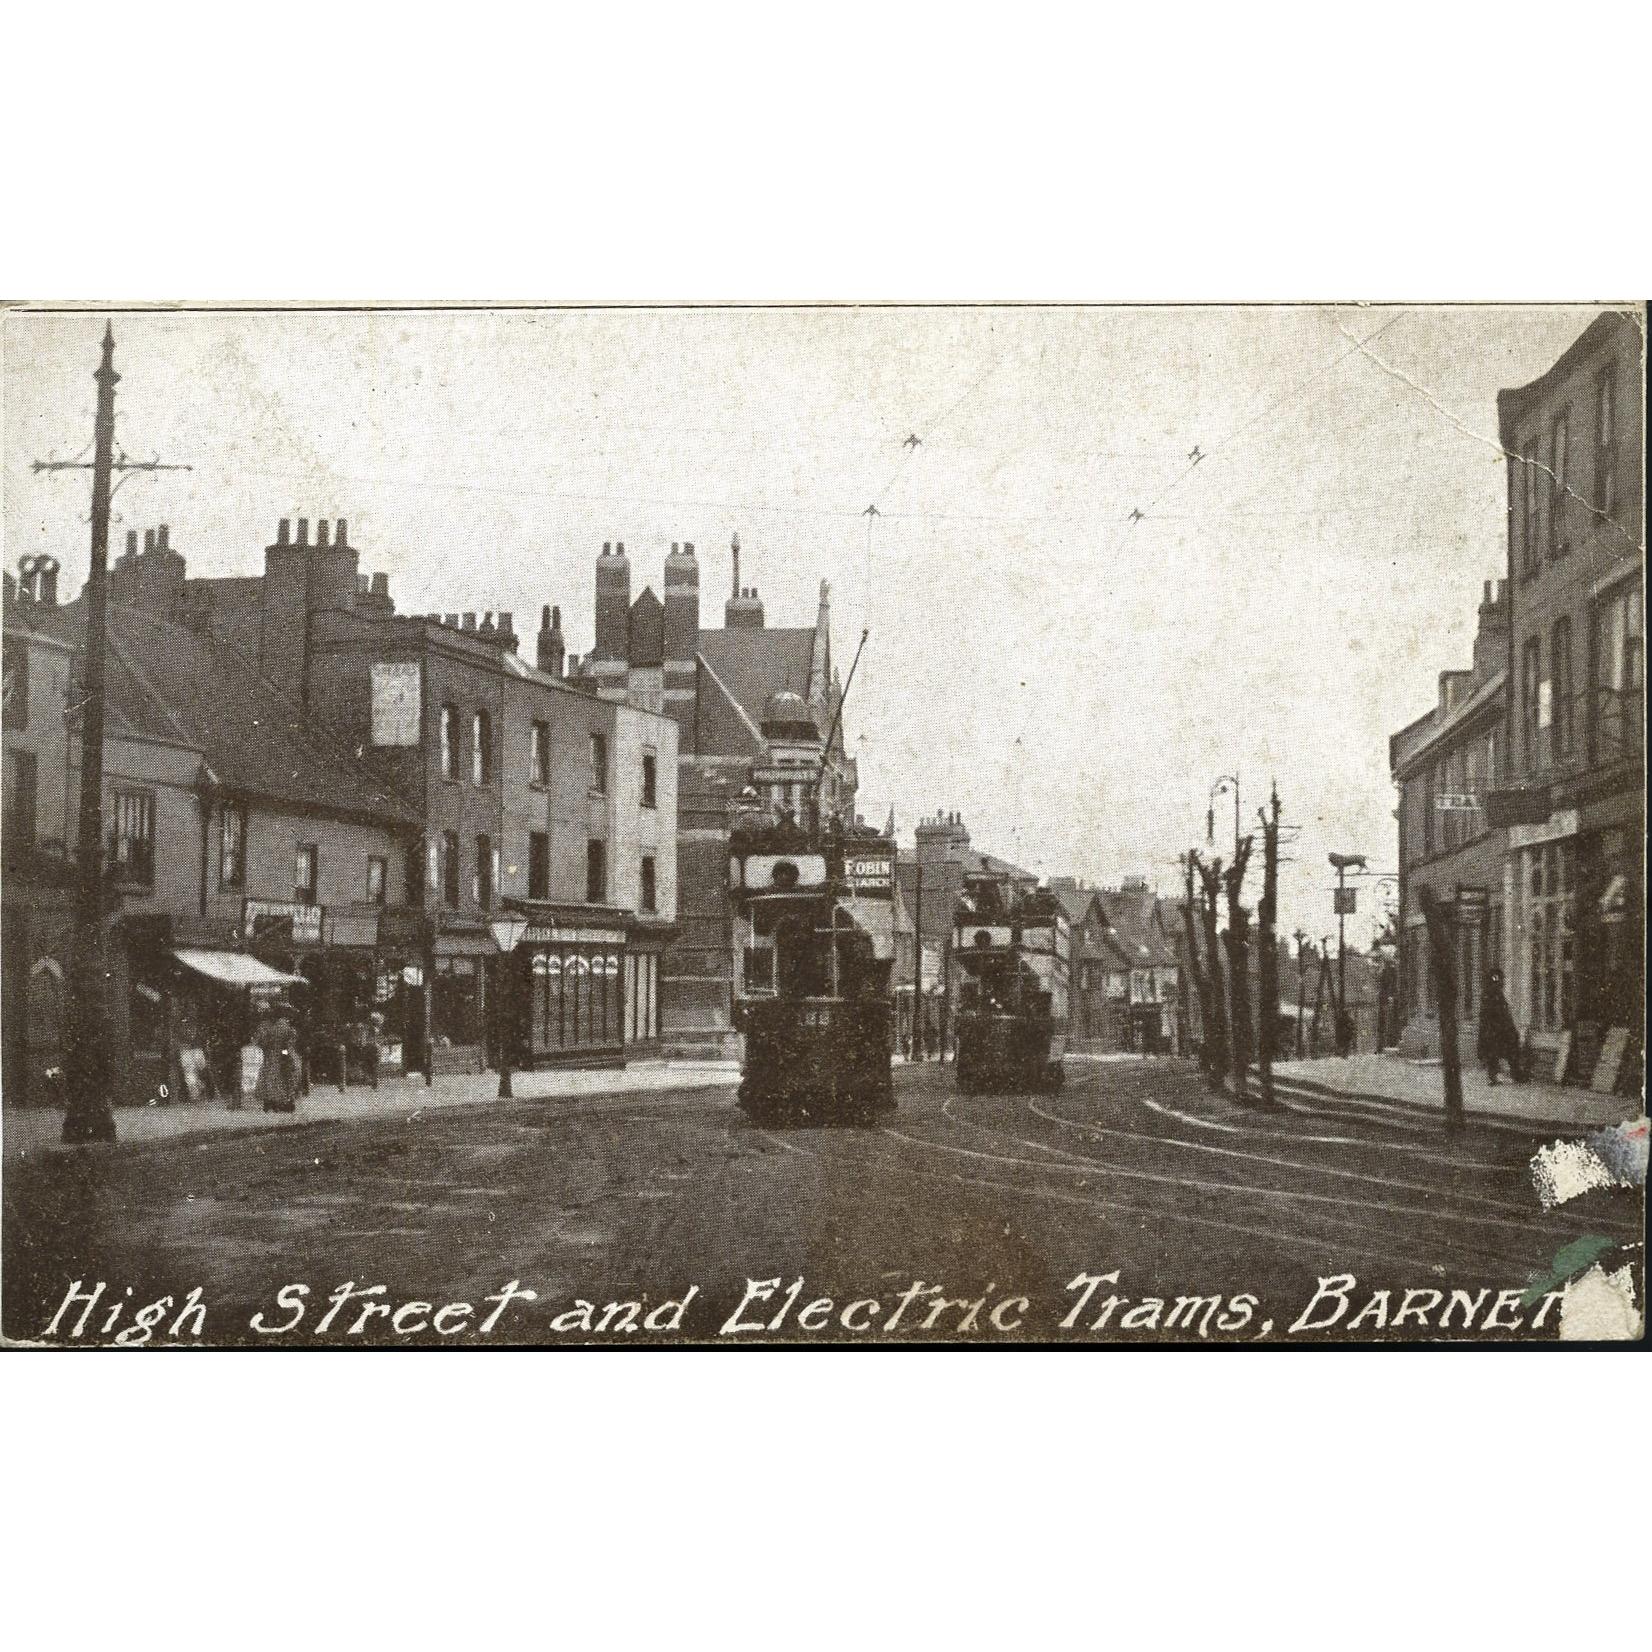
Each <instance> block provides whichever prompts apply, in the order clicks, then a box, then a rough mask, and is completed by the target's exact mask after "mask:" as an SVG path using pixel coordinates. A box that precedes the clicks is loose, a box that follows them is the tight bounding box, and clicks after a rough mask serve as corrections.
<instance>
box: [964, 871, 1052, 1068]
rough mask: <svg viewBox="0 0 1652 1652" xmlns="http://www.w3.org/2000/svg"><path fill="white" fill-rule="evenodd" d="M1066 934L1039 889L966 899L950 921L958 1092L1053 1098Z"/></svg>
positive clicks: (1045, 892) (1048, 896) (1049, 898)
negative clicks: (1042, 1093) (994, 1089)
mask: <svg viewBox="0 0 1652 1652" xmlns="http://www.w3.org/2000/svg"><path fill="white" fill-rule="evenodd" d="M1071 953H1072V932H1071V927H1070V925H1069V922H1068V919H1067V914H1066V912H1065V911H1064V910H1063V909H1062V907H1061V904H1060V902H1059V901H1057V900H1056V898H1055V896H1054V895H1052V894H1051V893H1050V892H1049V891H1048V890H1046V889H1034V890H1029V891H1026V892H1024V893H1018V894H1011V895H1008V896H1004V895H1000V894H998V893H997V892H996V891H992V890H988V891H983V892H981V893H979V894H975V895H972V896H968V897H966V898H965V899H964V900H963V901H961V902H960V903H959V906H958V909H957V912H956V913H955V914H954V919H953V931H952V957H953V962H954V965H955V967H956V969H957V971H958V1014H957V1034H958V1056H957V1075H958V1086H959V1088H960V1089H962V1090H966V1091H970V1090H979V1089H984V1088H987V1087H988V1086H998V1087H1002V1088H1007V1089H1037V1090H1053V1089H1056V1088H1058V1087H1059V1086H1060V1084H1061V1083H1062V1066H1061V1058H1062V1056H1063V1054H1064V1053H1065V1050H1066V1043H1067V1016H1068V997H1069V969H1070V963H1069V960H1070V958H1071Z"/></svg>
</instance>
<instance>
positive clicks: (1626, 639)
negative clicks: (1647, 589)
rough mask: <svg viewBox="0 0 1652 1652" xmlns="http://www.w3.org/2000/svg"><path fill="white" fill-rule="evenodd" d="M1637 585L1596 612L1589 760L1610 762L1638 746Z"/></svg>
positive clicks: (1592, 631) (1629, 586)
mask: <svg viewBox="0 0 1652 1652" xmlns="http://www.w3.org/2000/svg"><path fill="white" fill-rule="evenodd" d="M1642 672H1643V659H1642V638H1641V586H1640V582H1639V581H1638V580H1632V581H1630V582H1629V583H1628V584H1627V585H1625V586H1624V587H1623V588H1622V589H1620V590H1619V591H1618V592H1617V593H1616V594H1614V595H1613V596H1611V597H1610V598H1608V599H1607V600H1606V601H1605V602H1603V603H1602V604H1601V605H1600V607H1598V608H1597V609H1596V610H1595V614H1594V620H1593V623H1592V625H1591V627H1590V639H1589V676H1590V683H1589V689H1590V693H1589V725H1590V727H1589V740H1590V759H1591V761H1593V762H1598V763H1610V762H1613V761H1615V760H1616V759H1618V758H1620V757H1626V756H1628V755H1630V754H1631V753H1634V752H1638V751H1639V750H1640V746H1641V725H1642V721H1643V718H1642V711H1643V705H1642V695H1643V693H1644V683H1643V677H1642Z"/></svg>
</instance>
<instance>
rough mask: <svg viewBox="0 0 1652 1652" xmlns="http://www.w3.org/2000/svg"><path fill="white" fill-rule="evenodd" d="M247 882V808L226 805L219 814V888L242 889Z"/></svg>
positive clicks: (237, 805) (233, 804) (232, 804)
mask: <svg viewBox="0 0 1652 1652" xmlns="http://www.w3.org/2000/svg"><path fill="white" fill-rule="evenodd" d="M246 881H247V806H246V804H244V803H226V804H224V805H223V807H222V808H221V809H220V810H219V813H218V887H219V888H220V889H241V888H244V887H245V886H246Z"/></svg>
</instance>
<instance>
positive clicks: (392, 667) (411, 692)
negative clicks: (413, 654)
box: [372, 660, 419, 746]
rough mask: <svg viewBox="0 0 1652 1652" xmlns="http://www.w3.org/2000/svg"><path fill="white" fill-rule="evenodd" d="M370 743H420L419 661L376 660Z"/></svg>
mask: <svg viewBox="0 0 1652 1652" xmlns="http://www.w3.org/2000/svg"><path fill="white" fill-rule="evenodd" d="M372 683H373V744H374V745H375V746H416V745H418V743H419V664H418V661H417V660H390V661H381V662H375V663H374V665H373V667H372Z"/></svg>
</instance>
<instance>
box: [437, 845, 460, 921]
mask: <svg viewBox="0 0 1652 1652" xmlns="http://www.w3.org/2000/svg"><path fill="white" fill-rule="evenodd" d="M438 861H439V867H440V871H441V877H442V904H443V905H444V906H457V905H458V904H459V834H458V833H457V832H443V833H442V840H441V852H440V855H439V857H438Z"/></svg>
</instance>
